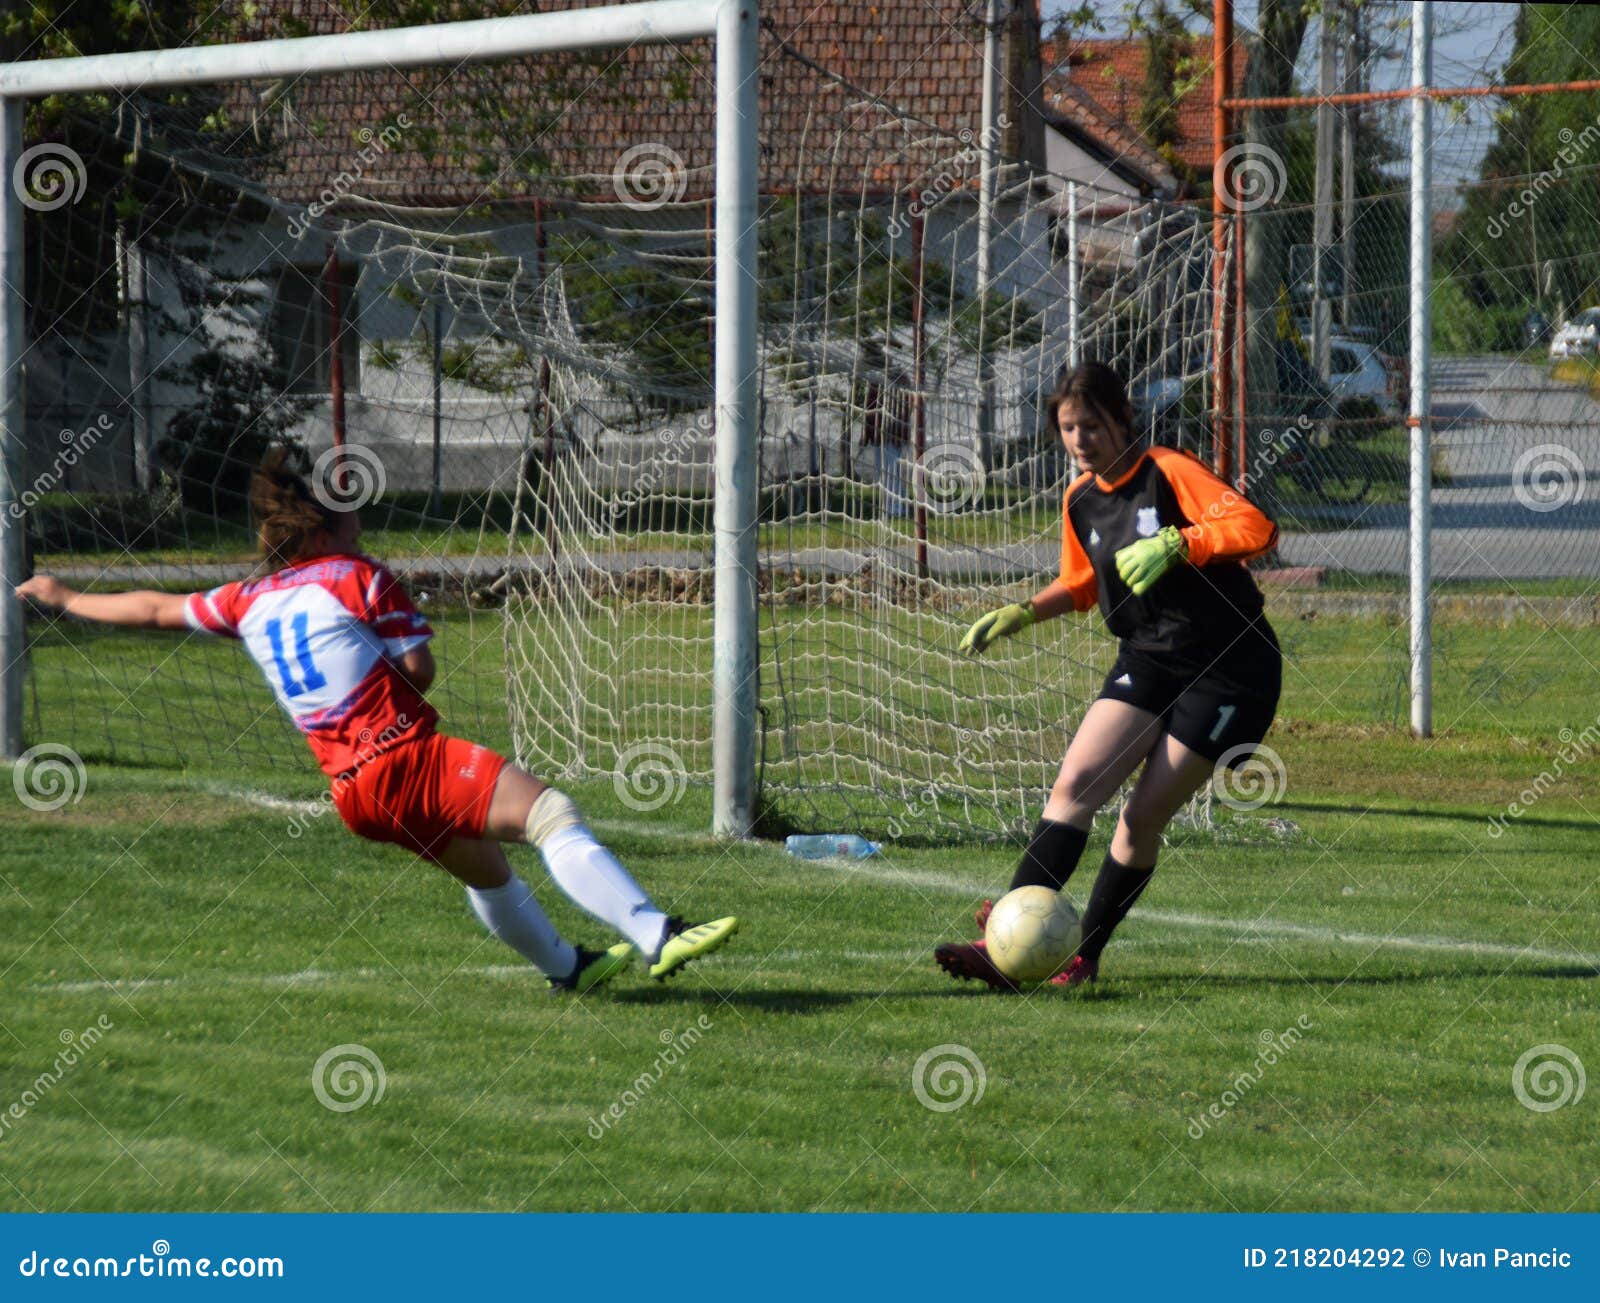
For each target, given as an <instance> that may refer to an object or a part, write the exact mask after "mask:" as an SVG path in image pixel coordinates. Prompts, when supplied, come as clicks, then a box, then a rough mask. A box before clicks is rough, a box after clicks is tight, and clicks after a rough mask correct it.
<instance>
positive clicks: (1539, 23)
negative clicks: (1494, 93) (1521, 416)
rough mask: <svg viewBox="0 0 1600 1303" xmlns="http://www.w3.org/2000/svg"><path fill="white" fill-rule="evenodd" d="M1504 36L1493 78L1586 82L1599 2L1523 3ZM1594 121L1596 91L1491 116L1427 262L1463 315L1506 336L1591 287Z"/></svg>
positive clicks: (1595, 242)
mask: <svg viewBox="0 0 1600 1303" xmlns="http://www.w3.org/2000/svg"><path fill="white" fill-rule="evenodd" d="M1512 36H1513V48H1512V52H1511V57H1510V59H1509V60H1508V61H1507V63H1506V66H1505V68H1504V70H1503V71H1502V73H1501V75H1500V81H1501V82H1502V84H1507V85H1512V84H1517V83H1529V82H1534V83H1538V82H1562V81H1572V80H1578V79H1581V78H1591V77H1593V76H1594V72H1593V68H1592V66H1591V61H1590V52H1592V51H1594V50H1596V49H1600V9H1596V8H1593V7H1590V6H1582V5H1577V6H1574V5H1552V4H1544V5H1524V6H1522V7H1521V8H1520V9H1519V10H1518V12H1517V17H1516V23H1515V26H1514V28H1513V30H1512ZM1597 124H1600V92H1594V91H1589V92H1582V93H1580V92H1561V93H1554V94H1544V95H1523V96H1518V97H1514V98H1511V99H1507V100H1505V101H1503V103H1502V107H1501V108H1500V110H1499V112H1498V113H1497V114H1496V116H1495V136H1494V140H1493V142H1492V143H1491V144H1490V146H1489V148H1488V150H1487V151H1486V152H1485V153H1484V156H1483V162H1482V164H1481V166H1480V168H1479V182H1478V184H1477V185H1475V186H1473V187H1472V189H1471V190H1470V191H1469V192H1468V194H1467V197H1466V202H1465V203H1464V204H1463V206H1462V210H1461V215H1460V217H1459V219H1458V220H1457V222H1456V225H1455V230H1454V232H1453V234H1452V235H1451V236H1450V238H1449V239H1447V240H1445V241H1442V242H1441V247H1440V249H1439V264H1440V267H1441V268H1442V269H1445V270H1447V271H1448V273H1449V274H1450V275H1451V276H1453V277H1455V278H1456V279H1457V280H1458V281H1459V283H1460V286H1461V289H1462V291H1463V293H1464V294H1465V299H1466V303H1467V304H1469V305H1470V308H1469V309H1468V311H1469V312H1470V313H1471V314H1473V315H1475V316H1476V317H1477V318H1478V319H1479V320H1480V321H1483V322H1486V323H1488V324H1489V325H1490V326H1492V327H1493V329H1494V331H1495V333H1496V334H1497V335H1504V334H1505V333H1506V332H1507V330H1508V329H1510V330H1511V331H1512V332H1514V331H1515V326H1516V323H1517V322H1519V321H1520V319H1521V317H1522V316H1523V315H1524V314H1525V313H1526V312H1527V311H1529V310H1530V309H1531V308H1533V307H1535V306H1539V305H1541V304H1547V303H1548V304H1549V305H1550V306H1551V307H1552V308H1553V309H1556V310H1560V309H1561V308H1568V309H1570V308H1575V307H1578V306H1581V305H1582V299H1583V296H1584V295H1591V296H1592V295H1593V292H1594V291H1593V288H1592V287H1593V283H1594V282H1593V277H1594V265H1595V252H1596V250H1597V249H1600V205H1597V196H1600V125H1597ZM1513 342H1514V333H1513ZM1484 346H1491V347H1492V346H1496V345H1495V344H1493V343H1492V342H1490V343H1487V344H1485V345H1484Z"/></svg>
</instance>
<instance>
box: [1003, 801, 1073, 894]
mask: <svg viewBox="0 0 1600 1303" xmlns="http://www.w3.org/2000/svg"><path fill="white" fill-rule="evenodd" d="M1088 840H1089V834H1088V832H1087V831H1085V830H1084V829H1082V828H1074V827H1073V826H1072V825H1071V824H1070V823H1057V822H1056V821H1055V820H1054V819H1040V820H1039V822H1038V824H1037V825H1036V826H1035V828H1034V830H1033V836H1032V837H1031V838H1029V840H1028V849H1027V850H1025V851H1023V852H1022V860H1021V862H1020V863H1018V865H1017V871H1016V872H1015V873H1013V874H1012V875H1011V886H1010V887H1008V888H1007V890H1008V891H1015V890H1016V889H1017V888H1018V887H1049V888H1050V890H1052V891H1060V890H1061V888H1063V887H1064V886H1066V885H1067V879H1068V878H1070V877H1071V876H1072V871H1073V870H1074V869H1075V868H1077V867H1078V858H1079V857H1080V856H1081V855H1082V854H1083V847H1084V843H1085V842H1087V841H1088Z"/></svg>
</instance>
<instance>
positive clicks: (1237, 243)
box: [1233, 212, 1250, 493]
mask: <svg viewBox="0 0 1600 1303" xmlns="http://www.w3.org/2000/svg"><path fill="white" fill-rule="evenodd" d="M1244 221H1245V217H1244V213H1242V212H1238V213H1235V214H1234V215H1233V249H1234V253H1233V410H1234V421H1233V434H1234V447H1235V448H1237V450H1238V451H1237V453H1236V454H1235V456H1234V477H1235V480H1236V482H1237V484H1238V487H1239V491H1240V492H1241V493H1247V492H1248V491H1249V489H1250V434H1249V428H1250V426H1249V421H1248V420H1247V419H1246V417H1247V416H1248V409H1247V405H1246V403H1245V396H1246V394H1247V393H1248V390H1247V388H1246V386H1245V380H1246V378H1247V376H1248V374H1249V373H1248V370H1247V363H1248V362H1249V360H1250V336H1249V333H1248V331H1249V324H1248V318H1247V317H1246V316H1245V312H1246V309H1245V296H1244V291H1245V274H1244V273H1245V266H1244Z"/></svg>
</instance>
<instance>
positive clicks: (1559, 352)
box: [1550, 308, 1600, 361]
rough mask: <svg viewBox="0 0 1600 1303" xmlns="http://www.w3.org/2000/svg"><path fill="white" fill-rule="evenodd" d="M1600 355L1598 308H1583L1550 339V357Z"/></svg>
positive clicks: (1599, 315) (1599, 309)
mask: <svg viewBox="0 0 1600 1303" xmlns="http://www.w3.org/2000/svg"><path fill="white" fill-rule="evenodd" d="M1595 356H1600V308H1585V309H1584V310H1583V311H1582V312H1580V313H1579V314H1578V315H1577V316H1575V317H1574V318H1572V320H1571V321H1568V322H1566V323H1565V324H1563V325H1562V327H1561V329H1560V330H1558V331H1556V333H1555V336H1554V337H1553V338H1552V339H1551V340H1550V358H1551V360H1552V361H1554V360H1555V359H1556V358H1562V357H1595Z"/></svg>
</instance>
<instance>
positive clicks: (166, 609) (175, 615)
mask: <svg viewBox="0 0 1600 1303" xmlns="http://www.w3.org/2000/svg"><path fill="white" fill-rule="evenodd" d="M15 591H16V595H17V597H18V598H19V599H27V600H29V601H32V602H36V603H38V604H39V605H40V606H43V607H47V608H49V609H50V610H53V611H62V612H65V613H66V614H67V615H75V616H77V617H78V618H79V619H82V620H93V621H95V622H96V623H97V624H121V625H129V626H132V627H134V628H140V629H185V628H187V627H188V623H187V621H185V619H184V618H183V606H184V602H185V601H186V600H187V599H186V598H185V597H184V596H183V595H182V594H181V593H155V592H148V591H145V590H137V591H134V592H128V593H80V592H78V591H77V589H75V588H68V587H67V585H65V584H64V583H62V582H61V581H60V580H59V579H56V578H55V577H54V576H52V575H35V576H34V577H33V578H32V579H27V580H24V581H23V582H22V583H21V584H19V585H18V586H17V588H16V590H15Z"/></svg>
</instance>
